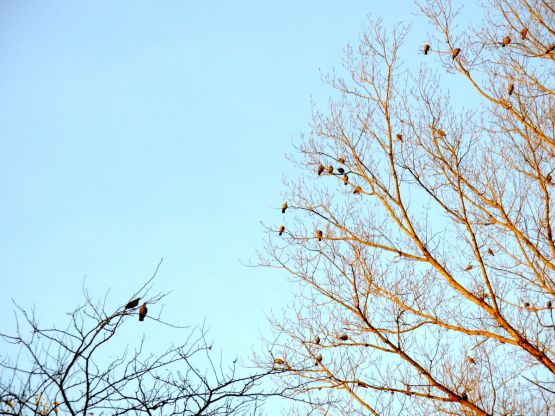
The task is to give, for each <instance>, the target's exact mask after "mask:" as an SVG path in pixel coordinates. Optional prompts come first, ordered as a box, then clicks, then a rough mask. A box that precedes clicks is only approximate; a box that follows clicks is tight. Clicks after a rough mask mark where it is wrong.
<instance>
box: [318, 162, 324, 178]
mask: <svg viewBox="0 0 555 416" xmlns="http://www.w3.org/2000/svg"><path fill="white" fill-rule="evenodd" d="M323 171H324V165H322V164H320V165H318V171H317V172H318V176H320V175H321V174H322V172H323Z"/></svg>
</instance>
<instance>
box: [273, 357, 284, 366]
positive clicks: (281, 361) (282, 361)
mask: <svg viewBox="0 0 555 416" xmlns="http://www.w3.org/2000/svg"><path fill="white" fill-rule="evenodd" d="M274 364H277V365H283V364H285V361H284V360H282V359H281V358H274Z"/></svg>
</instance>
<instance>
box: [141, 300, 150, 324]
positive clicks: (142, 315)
mask: <svg viewBox="0 0 555 416" xmlns="http://www.w3.org/2000/svg"><path fill="white" fill-rule="evenodd" d="M147 312H148V309H147V307H146V302H145V303H143V305H142V306H141V307H140V309H139V321H141V322H142V321H144V320H145V316H146V313H147Z"/></svg>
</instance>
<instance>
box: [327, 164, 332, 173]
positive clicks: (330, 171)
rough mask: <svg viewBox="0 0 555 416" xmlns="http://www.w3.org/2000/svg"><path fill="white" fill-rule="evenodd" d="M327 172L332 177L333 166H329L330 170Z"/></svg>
mask: <svg viewBox="0 0 555 416" xmlns="http://www.w3.org/2000/svg"><path fill="white" fill-rule="evenodd" d="M326 172H328V173H329V174H330V175H331V174H332V173H333V166H331V165H330V166H328V168H327V169H326Z"/></svg>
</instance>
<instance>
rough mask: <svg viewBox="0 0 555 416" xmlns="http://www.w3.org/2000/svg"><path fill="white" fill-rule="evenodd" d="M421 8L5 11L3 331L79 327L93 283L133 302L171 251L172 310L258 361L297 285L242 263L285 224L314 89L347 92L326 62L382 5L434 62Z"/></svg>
mask: <svg viewBox="0 0 555 416" xmlns="http://www.w3.org/2000/svg"><path fill="white" fill-rule="evenodd" d="M414 11H415V8H414V6H413V3H412V1H410V0H400V1H395V2H390V3H388V4H384V2H382V1H368V0H366V1H362V0H350V1H331V0H326V1H306V2H299V1H283V0H281V1H268V2H260V1H242V2H230V1H206V2H191V1H164V2H150V1H137V0H133V1H131V0H128V1H123V0H120V1H79V2H75V1H56V2H45V1H34V2H32V1H29V2H22V1H15V0H14V1H8V0H3V1H0V146H1V147H0V190H1V193H2V197H1V200H2V203H1V204H0V253H1V254H0V279H1V282H2V287H3V290H2V298H1V300H2V302H1V306H0V312H1V315H0V316H2V317H3V318H2V326H3V327H4V326H5V325H8V326H9V320H10V319H9V316H10V315H9V313H8V311H10V310H11V309H12V306H11V304H10V303H9V299H10V298H14V299H16V300H17V301H18V302H19V303H21V304H22V305H23V306H27V307H28V306H31V305H33V304H35V305H36V308H37V310H39V311H43V315H42V321H43V322H44V323H45V324H46V323H51V322H55V321H59V320H63V319H65V317H64V315H63V312H65V311H67V310H70V309H72V308H73V307H74V306H75V305H76V303H77V302H79V301H81V294H80V291H81V286H82V283H83V279H84V277H85V276H86V278H87V286H88V288H89V289H90V291H91V292H92V293H93V294H95V295H101V294H103V293H104V292H105V291H106V290H107V289H110V291H111V297H110V299H111V300H112V301H113V302H114V304H115V302H118V300H119V301H121V302H122V303H123V302H125V301H127V300H128V298H129V296H130V293H131V291H132V290H134V289H136V288H137V287H138V286H139V285H140V284H141V283H142V282H143V281H144V280H146V279H147V278H148V277H149V276H150V274H151V273H152V271H153V270H154V267H155V266H156V264H157V262H158V260H159V258H160V257H164V259H165V260H164V263H163V265H162V267H161V269H160V272H159V277H158V279H157V282H156V288H157V289H159V290H161V291H165V290H172V291H173V293H172V294H171V295H170V296H169V297H168V298H167V299H166V301H165V311H166V317H171V320H173V321H175V322H176V323H179V324H185V325H195V324H198V323H201V322H202V321H203V319H205V318H206V322H207V325H208V326H209V327H211V328H212V331H211V336H212V338H214V339H215V340H216V343H217V345H219V346H221V347H223V348H225V349H226V350H227V351H228V352H229V353H230V354H239V353H241V352H245V351H246V352H248V350H249V349H250V346H251V345H255V343H256V342H257V340H258V334H259V331H260V332H265V331H266V330H265V327H266V326H267V324H266V318H265V316H264V313H269V312H270V310H274V311H277V312H278V313H279V311H280V310H281V308H283V307H285V306H286V305H287V304H289V303H290V301H291V300H292V299H293V291H292V285H291V282H290V281H289V280H288V277H287V276H286V275H284V274H283V273H277V272H275V271H270V270H267V269H261V268H247V267H244V266H243V265H241V263H240V260H242V261H248V260H249V259H254V258H255V257H256V254H255V251H256V249H257V248H261V246H262V241H263V238H264V230H263V227H262V226H261V225H260V221H263V222H264V223H266V224H276V225H279V224H281V222H282V219H281V218H282V216H281V213H280V211H279V210H278V209H276V208H278V207H279V206H280V204H281V202H282V192H283V190H284V187H283V186H282V184H281V178H282V174H284V173H285V174H287V172H288V171H291V170H292V169H294V168H293V167H292V166H291V165H290V163H289V162H288V161H287V160H286V158H285V154H286V153H291V152H293V143H294V142H295V141H296V140H297V139H298V137H299V135H300V133H302V132H307V131H308V123H309V121H310V114H311V107H310V100H311V97H312V98H313V99H314V100H315V101H316V102H319V103H325V101H326V99H327V98H326V97H328V96H329V95H330V90H329V88H328V87H326V86H325V85H324V84H323V83H322V82H321V81H320V72H319V70H320V69H321V70H322V71H329V70H331V69H333V68H334V67H336V68H339V67H340V63H341V59H342V49H343V47H344V46H345V45H346V44H347V43H349V42H351V43H356V40H357V38H358V35H359V34H360V33H361V30H362V28H363V26H364V24H365V23H366V21H367V20H366V16H367V15H368V14H369V13H370V12H372V13H373V14H374V16H382V17H384V18H385V20H386V23H389V24H391V23H393V22H395V21H396V20H397V19H405V20H408V21H410V22H414V25H415V33H416V35H415V36H414V37H413V38H411V39H410V40H409V46H413V47H414V51H415V53H414V56H413V57H408V60H413V59H414V60H415V61H416V60H420V59H421V55H419V53H418V49H417V48H418V47H419V46H420V45H421V44H422V41H423V38H424V34H425V32H426V29H425V26H424V25H423V23H424V22H423V19H422V18H421V17H416V16H414V14H412V13H413V12H414ZM293 174H294V172H293ZM153 308H154V307H153ZM152 312H153V313H154V312H155V311H154V310H153V311H152ZM148 325H149V324H148V323H145V325H144V326H143V327H139V326H138V327H137V331H144V329H145V328H147V326H148ZM137 334H138V335H139V334H142V332H138V333H137ZM157 335H158V334H157ZM168 337H170V336H169V335H168ZM160 339H162V340H163V339H164V334H160Z"/></svg>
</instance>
